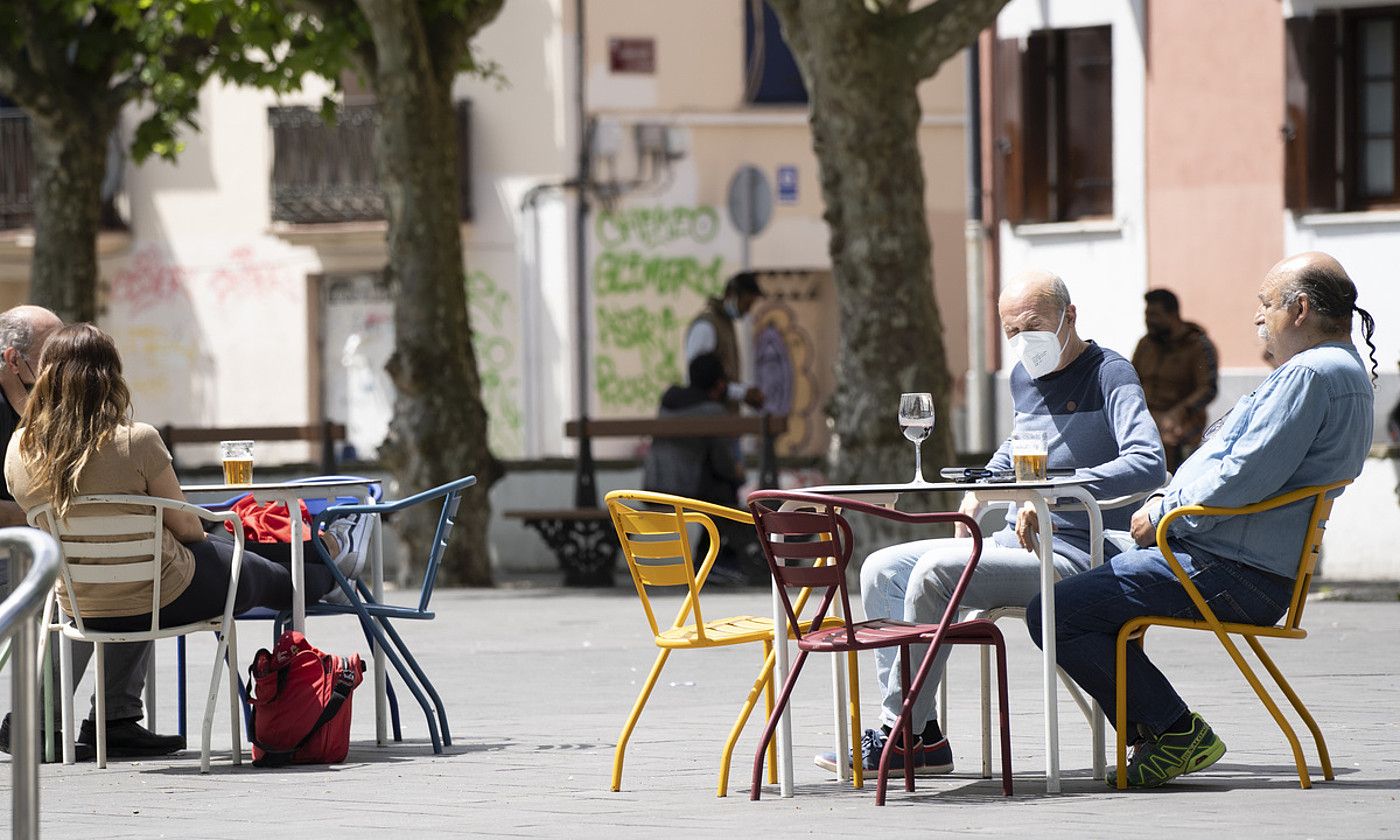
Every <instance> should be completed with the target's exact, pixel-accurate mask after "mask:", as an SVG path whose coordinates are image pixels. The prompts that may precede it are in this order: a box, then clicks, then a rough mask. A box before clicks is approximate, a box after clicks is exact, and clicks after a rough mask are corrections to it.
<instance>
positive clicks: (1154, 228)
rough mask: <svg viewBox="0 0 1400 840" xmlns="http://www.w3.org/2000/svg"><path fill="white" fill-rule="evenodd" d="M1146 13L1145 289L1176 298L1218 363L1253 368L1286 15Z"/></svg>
mask: <svg viewBox="0 0 1400 840" xmlns="http://www.w3.org/2000/svg"><path fill="white" fill-rule="evenodd" d="M1149 15H1150V19H1149V21H1148V27H1147V32H1148V35H1147V41H1148V50H1147V84H1146V92H1145V95H1146V104H1147V108H1146V168H1147V172H1146V179H1147V269H1148V275H1147V276H1148V285H1149V287H1152V288H1156V287H1166V288H1170V289H1171V290H1172V291H1174V292H1176V294H1177V295H1178V296H1179V297H1180V298H1181V310H1182V315H1183V317H1185V318H1186V319H1187V320H1190V321H1196V322H1197V323H1200V324H1201V325H1202V326H1204V327H1205V328H1206V331H1207V332H1208V333H1209V334H1210V335H1211V337H1212V338H1213V339H1214V340H1215V343H1216V346H1217V347H1218V348H1219V350H1220V363H1221V365H1222V367H1259V366H1261V360H1260V355H1259V353H1260V351H1259V344H1258V341H1257V339H1256V338H1255V334H1254V328H1253V326H1252V317H1253V313H1254V309H1255V306H1256V303H1257V301H1256V298H1255V295H1256V293H1257V291H1258V286H1259V282H1260V280H1261V279H1262V278H1263V275H1264V272H1265V271H1266V270H1268V268H1269V266H1271V265H1273V263H1275V262H1276V261H1278V260H1279V259H1280V258H1281V256H1282V255H1283V254H1282V251H1283V225H1282V223H1281V222H1282V215H1283V139H1282V136H1281V135H1280V132H1279V126H1280V124H1281V121H1282V107H1283V105H1282V103H1283V84H1284V63H1283V16H1282V15H1281V14H1280V13H1279V4H1278V0H1230V2H1228V3H1221V2H1219V0H1171V1H1170V2H1154V3H1150V4H1149Z"/></svg>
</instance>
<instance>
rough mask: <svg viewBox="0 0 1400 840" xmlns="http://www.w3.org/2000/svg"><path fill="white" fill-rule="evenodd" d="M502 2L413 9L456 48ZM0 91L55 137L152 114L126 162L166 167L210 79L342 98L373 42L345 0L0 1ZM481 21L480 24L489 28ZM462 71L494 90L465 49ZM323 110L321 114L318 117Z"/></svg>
mask: <svg viewBox="0 0 1400 840" xmlns="http://www.w3.org/2000/svg"><path fill="white" fill-rule="evenodd" d="M499 1H500V0H419V6H420V13H421V14H422V15H423V18H424V20H425V22H427V23H428V24H430V25H431V27H432V28H434V29H439V30H440V29H441V27H442V26H444V25H448V26H450V25H453V24H455V25H457V26H459V27H461V29H462V30H463V34H464V37H470V36H471V35H472V34H475V33H474V32H472V31H469V30H471V29H473V28H474V26H473V24H479V23H480V22H481V21H479V20H478V18H479V17H480V14H481V11H480V10H481V9H482V8H484V7H490V6H492V5H496V6H498V5H499ZM3 5H4V6H5V7H6V8H5V10H4V11H3V12H0V91H2V92H4V93H6V94H8V95H9V96H11V97H12V98H14V99H15V100H16V101H17V102H19V104H20V105H21V107H23V108H24V109H25V110H26V111H28V112H29V113H30V114H32V115H34V116H36V117H40V118H42V119H44V120H45V122H46V123H48V124H50V125H54V126H57V127H59V128H60V130H61V129H62V127H63V126H64V125H66V124H71V125H76V124H79V123H81V122H82V121H84V120H86V119H88V118H89V117H90V116H91V115H93V114H100V115H105V116H106V117H107V119H108V120H109V121H110V120H115V118H116V115H117V114H118V113H120V111H121V109H122V108H123V107H124V106H126V105H128V104H143V105H147V106H149V107H148V108H147V109H145V110H144V111H143V113H144V114H145V115H146V116H145V118H144V119H143V120H142V121H141V123H140V124H139V125H138V126H137V127H136V131H135V134H134V137H133V141H132V156H133V157H134V158H135V160H137V161H138V162H139V161H142V160H144V159H146V158H147V157H148V156H150V155H157V156H159V157H164V158H173V157H174V156H175V155H176V154H177V153H178V152H179V149H180V144H179V141H178V137H179V133H180V131H181V130H183V129H184V128H190V129H193V130H196V131H197V130H198V129H199V126H198V125H197V123H196V121H195V115H196V113H197V111H198V109H199V92H200V90H201V89H202V88H203V87H204V85H205V84H206V83H207V82H209V81H210V80H211V79H214V78H221V79H223V80H225V81H228V82H231V83H234V84H239V85H246V86H249V87H256V88H263V89H266V90H271V91H274V92H276V93H290V92H292V91H296V90H298V89H299V88H301V86H302V84H303V80H304V78H305V77H306V76H307V75H308V74H314V75H318V76H322V77H324V78H326V79H328V80H330V81H331V82H332V83H333V84H334V85H335V86H336V87H337V89H339V87H340V80H341V76H342V73H344V72H345V71H346V70H347V69H355V70H356V71H357V72H359V73H360V74H361V76H362V77H368V76H369V75H370V73H369V72H367V71H369V70H370V69H371V68H372V65H371V64H370V62H371V61H372V57H373V47H372V45H373V41H372V38H371V33H370V29H369V25H368V23H367V22H366V20H365V18H364V15H363V14H361V13H360V11H359V7H358V6H357V5H355V4H354V3H352V2H350V0H328V2H316V0H303V2H294V0H4V3H3ZM487 19H489V17H488V18H487ZM459 55H460V58H459V59H458V61H459V64H460V67H461V69H462V70H464V71H467V72H474V73H477V74H479V75H481V76H483V77H485V78H489V79H496V80H497V81H498V82H499V81H500V80H501V78H502V77H501V74H500V71H499V68H498V67H497V66H496V65H495V64H494V63H492V62H479V61H478V60H477V58H476V57H475V56H473V55H472V54H471V51H470V50H469V49H467V48H466V47H465V45H462V48H461V50H460V54H459ZM323 110H326V109H325V108H323Z"/></svg>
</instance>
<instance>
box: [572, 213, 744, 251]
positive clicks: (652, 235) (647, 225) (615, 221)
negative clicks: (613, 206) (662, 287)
mask: <svg viewBox="0 0 1400 840" xmlns="http://www.w3.org/2000/svg"><path fill="white" fill-rule="evenodd" d="M718 230H719V212H718V211H716V210H715V208H713V207H709V206H705V207H635V208H628V209H625V210H617V211H614V212H612V213H599V214H598V221H597V222H596V223H595V224H594V232H595V233H597V235H598V242H599V243H600V244H601V245H602V246H603V247H604V248H613V247H616V246H618V245H625V244H627V243H628V242H631V243H633V244H635V245H639V246H641V247H643V248H656V247H658V246H661V245H665V244H666V243H668V242H676V241H678V240H688V241H692V242H699V243H702V244H703V243H706V242H709V241H710V240H711V239H714V238H715V233H716V232H717V231H718Z"/></svg>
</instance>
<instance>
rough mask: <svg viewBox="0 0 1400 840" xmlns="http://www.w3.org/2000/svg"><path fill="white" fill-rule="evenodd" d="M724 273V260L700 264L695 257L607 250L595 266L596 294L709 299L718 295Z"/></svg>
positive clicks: (594, 288) (595, 262)
mask: <svg viewBox="0 0 1400 840" xmlns="http://www.w3.org/2000/svg"><path fill="white" fill-rule="evenodd" d="M723 270H724V259H723V258H722V257H715V258H714V259H712V260H709V261H708V262H701V261H700V260H698V259H696V258H695V257H663V256H657V255H655V254H647V253H644V252H642V251H612V250H607V251H603V252H602V253H601V254H599V255H598V259H597V260H595V261H594V262H593V290H594V294H596V295H597V296H598V297H600V298H601V297H609V296H616V295H627V294H636V293H639V292H653V293H656V294H663V295H674V294H676V293H678V292H680V291H682V290H689V291H691V292H694V293H695V294H697V295H701V296H707V295H712V294H718V292H719V288H720V286H722V285H723V280H722V278H721V272H722V271H723Z"/></svg>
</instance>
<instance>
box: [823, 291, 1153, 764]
mask: <svg viewBox="0 0 1400 840" xmlns="http://www.w3.org/2000/svg"><path fill="white" fill-rule="evenodd" d="M997 312H998V314H999V315H1000V317H1001V326H1002V330H1003V331H1004V332H1005V334H1006V337H1007V338H1008V339H1009V340H1010V342H1011V350H1012V352H1013V353H1015V354H1017V356H1018V357H1019V358H1020V361H1019V362H1018V363H1017V364H1016V366H1015V367H1014V368H1013V369H1012V371H1011V397H1012V400H1013V402H1014V403H1015V408H1016V428H1017V429H1021V430H1030V431H1035V430H1040V431H1044V432H1045V436H1046V450H1047V453H1048V456H1049V458H1048V462H1049V463H1048V466H1049V467H1050V468H1055V469H1062V468H1074V469H1077V470H1078V475H1079V476H1080V477H1082V478H1088V479H1090V483H1089V484H1087V485H1085V487H1086V489H1087V490H1088V491H1089V492H1090V493H1091V494H1093V495H1094V496H1095V497H1097V498H1111V497H1114V496H1125V495H1130V494H1133V493H1141V492H1145V491H1148V490H1152V489H1154V488H1157V487H1160V486H1162V482H1163V481H1164V480H1165V479H1166V469H1165V468H1164V467H1163V463H1162V444H1161V442H1160V441H1159V440H1158V438H1157V429H1156V427H1155V426H1154V425H1153V423H1152V418H1151V416H1149V415H1148V413H1147V403H1146V402H1145V401H1144V399H1143V395H1142V386H1141V385H1139V384H1138V378H1137V374H1136V373H1134V372H1133V366H1132V365H1131V364H1129V363H1128V360H1127V359H1125V358H1123V357H1122V356H1120V355H1118V354H1117V353H1115V352H1113V351H1112V350H1107V349H1105V348H1102V347H1100V346H1099V345H1097V344H1095V343H1094V342H1092V341H1086V340H1084V339H1082V338H1080V337H1079V332H1078V329H1077V324H1078V318H1079V315H1078V312H1077V310H1076V309H1075V306H1074V304H1073V303H1071V302H1070V298H1069V289H1068V288H1066V287H1065V283H1064V281H1063V280H1061V279H1060V278H1059V277H1056V276H1055V275H1053V274H1050V273H1049V272H1045V271H1027V272H1023V273H1022V274H1020V275H1018V276H1017V277H1016V278H1015V279H1014V280H1013V281H1012V283H1011V284H1010V285H1009V286H1008V287H1007V288H1006V290H1005V291H1003V292H1002V293H1001V297H1000V299H999V300H998V301H997ZM987 467H988V468H989V469H992V470H1001V471H1009V470H1010V469H1011V445H1010V441H1009V440H1008V441H1006V442H1003V443H1002V445H1001V448H999V449H998V450H997V451H996V454H994V455H993V456H992V459H991V460H990V461H988V462H987ZM978 509H979V504H978V500H977V497H976V495H975V494H973V493H968V494H967V496H966V498H964V500H963V503H962V507H961V511H962V512H963V513H966V514H968V515H970V516H972V517H973V518H976V516H977V512H978ZM1053 525H1054V538H1053V539H1054V546H1053V551H1054V555H1055V556H1054V563H1055V570H1056V572H1057V573H1058V574H1059V575H1060V576H1061V577H1069V576H1071V575H1074V574H1077V573H1079V572H1082V571H1084V570H1085V569H1087V568H1089V560H1090V554H1091V551H1090V549H1091V546H1090V544H1089V517H1088V514H1086V513H1056V514H1055V515H1054V522H1053ZM1103 525H1104V528H1106V529H1108V528H1113V529H1119V530H1126V529H1127V527H1128V513H1127V511H1105V512H1104V515H1103ZM1038 528H1039V522H1038V518H1037V516H1036V513H1035V508H1034V507H1033V506H1032V505H1031V504H1030V503H1029V502H1028V503H1026V504H1025V505H1024V506H1023V507H1022V508H1021V509H1020V510H1019V511H1017V510H1015V509H1013V510H1012V511H1010V513H1009V514H1008V516H1007V526H1006V528H1004V529H1003V530H1001V531H998V532H997V533H996V534H993V535H992V536H991V537H990V538H989V539H988V540H986V541H985V542H984V543H983V544H982V557H981V559H980V560H979V561H978V564H977V574H975V575H973V577H972V579H971V581H970V583H969V585H968V588H967V591H966V592H964V594H963V599H962V606H963V607H964V608H967V609H988V608H992V607H1006V606H1016V607H1019V606H1022V605H1024V604H1025V603H1026V602H1027V601H1029V600H1030V599H1031V597H1032V596H1034V595H1035V594H1036V593H1038V592H1039V591H1040V557H1039V555H1037V554H1036V548H1037V546H1036V542H1035V541H1036V535H1037V533H1038ZM958 537H959V538H956V539H930V540H918V541H916V542H910V543H904V544H901V545H894V546H890V547H889V548H883V549H880V550H879V551H877V552H875V553H874V554H871V555H870V556H869V557H867V558H866V559H865V563H864V565H863V566H862V567H861V570H860V593H861V599H862V601H863V603H864V606H865V614H866V617H867V618H898V619H903V620H905V621H913V622H919V623H933V622H937V621H938V620H939V619H940V618H942V617H943V612H944V610H946V609H947V606H948V601H949V599H950V598H951V596H952V593H953V588H954V587H955V586H956V585H957V583H958V579H959V578H960V577H961V576H962V573H963V569H964V567H965V566H966V565H967V558H968V555H969V553H970V552H971V550H972V540H971V539H970V538H968V535H966V534H964V533H960V534H959V535H958ZM1116 550H1117V549H1116V548H1114V547H1113V546H1112V544H1108V543H1106V544H1105V545H1104V556H1110V555H1111V554H1112V553H1113V552H1114V551H1116ZM897 656H898V652H897V651H896V650H894V649H892V648H879V649H877V650H876V651H875V663H876V667H877V674H878V677H879V681H880V689H881V691H882V692H883V694H884V709H883V711H882V713H881V718H882V720H883V724H884V725H883V726H882V727H881V728H880V729H869V730H866V732H865V738H864V741H863V748H862V752H863V753H864V756H863V760H864V762H865V764H864V767H865V768H866V769H871V770H873V769H875V767H876V766H877V764H878V762H879V760H880V754H881V752H882V751H883V750H884V748H885V741H886V739H887V738H888V736H889V729H890V727H891V726H893V724H894V722H895V720H896V719H898V717H899V711H900V707H901V703H902V699H901V698H902V694H903V692H902V690H901V688H900V684H899V669H898V667H897ZM923 656H924V648H922V647H918V648H911V649H910V657H911V663H910V667H911V672H912V670H913V669H914V668H916V667H917V663H919V662H920V661H922V659H923ZM947 657H948V649H947V648H944V649H943V650H941V651H939V654H938V659H937V660H936V662H935V663H934V665H933V667H932V669H931V670H930V672H929V676H928V682H926V683H925V685H926V686H933V685H935V684H937V682H938V681H939V679H940V678H941V676H942V673H943V667H944V665H945V664H946V662H947ZM934 694H935V692H934V691H932V690H930V688H925V689H924V690H923V692H922V693H921V694H920V696H919V697H918V698H917V699H916V700H915V703H914V707H913V711H912V714H913V726H914V731H915V732H920V733H921V735H920V736H918V739H917V740H916V742H915V744H914V750H913V752H914V758H913V763H914V772H915V773H917V774H920V775H928V774H934V773H950V772H952V770H953V751H952V748H951V747H950V746H949V745H948V741H947V739H946V738H944V737H943V733H942V731H941V729H940V728H939V725H938V716H937V709H936V708H935V707H934ZM893 763H894V764H895V765H897V766H898V768H899V769H901V770H902V769H903V763H902V758H901V757H900V756H899V755H898V754H896V756H895V758H894V760H893ZM816 764H817V766H818V767H823V768H826V769H828V770H831V771H833V772H835V771H836V769H837V765H836V754H835V753H823V754H821V755H818V756H817V757H816Z"/></svg>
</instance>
